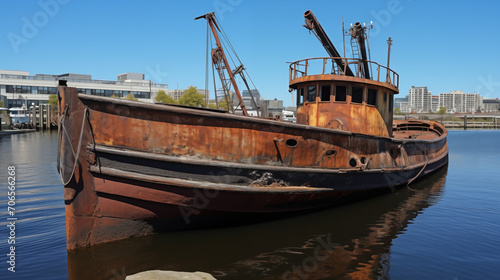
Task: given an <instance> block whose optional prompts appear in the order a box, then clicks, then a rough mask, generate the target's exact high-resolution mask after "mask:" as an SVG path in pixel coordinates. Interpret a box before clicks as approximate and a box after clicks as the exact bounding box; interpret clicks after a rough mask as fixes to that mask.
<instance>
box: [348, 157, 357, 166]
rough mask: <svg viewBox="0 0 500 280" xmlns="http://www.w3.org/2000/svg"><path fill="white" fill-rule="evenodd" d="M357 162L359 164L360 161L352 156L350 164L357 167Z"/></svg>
mask: <svg viewBox="0 0 500 280" xmlns="http://www.w3.org/2000/svg"><path fill="white" fill-rule="evenodd" d="M357 164H358V163H357V162H356V159H354V158H351V160H350V161H349V165H350V166H351V167H356V165H357Z"/></svg>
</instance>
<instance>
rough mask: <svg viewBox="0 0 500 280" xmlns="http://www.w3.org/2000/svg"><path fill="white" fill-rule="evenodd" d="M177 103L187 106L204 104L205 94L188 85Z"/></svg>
mask: <svg viewBox="0 0 500 280" xmlns="http://www.w3.org/2000/svg"><path fill="white" fill-rule="evenodd" d="M179 104H181V105H187V106H195V107H198V106H205V95H203V94H199V93H198V90H197V89H196V87H193V86H190V87H189V88H188V89H187V90H186V92H184V94H183V95H182V97H181V98H180V99H179Z"/></svg>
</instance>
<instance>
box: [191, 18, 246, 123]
mask: <svg viewBox="0 0 500 280" xmlns="http://www.w3.org/2000/svg"><path fill="white" fill-rule="evenodd" d="M201 18H204V19H206V20H207V22H208V24H209V25H210V29H211V30H212V34H213V35H214V38H215V43H216V45H217V49H215V50H212V60H213V61H214V63H215V62H217V61H220V60H222V62H223V63H224V66H225V68H226V71H227V74H228V76H229V79H230V80H231V84H232V85H233V88H234V92H235V93H236V96H237V97H238V100H239V102H240V107H241V110H242V111H243V115H245V116H248V112H247V109H246V108H245V103H244V102H243V98H242V97H241V94H240V90H239V88H238V85H237V84H236V80H235V78H234V75H233V72H232V71H231V67H230V65H229V62H228V61H227V58H226V55H225V54H224V49H223V48H222V45H221V42H220V39H219V35H218V33H217V30H219V32H220V29H219V26H218V25H217V23H216V21H215V14H214V13H213V12H212V13H208V14H205V15H203V16H199V17H197V18H195V20H197V19H201ZM215 28H217V30H216V29H215ZM216 68H218V69H217V70H218V71H219V76H221V75H220V74H221V73H220V70H221V67H216ZM237 70H238V69H237ZM221 79H223V78H222V76H221ZM223 84H224V82H223ZM250 94H251V92H250ZM216 98H217V95H216Z"/></svg>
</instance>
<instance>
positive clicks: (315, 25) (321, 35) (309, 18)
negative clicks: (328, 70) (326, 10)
mask: <svg viewBox="0 0 500 280" xmlns="http://www.w3.org/2000/svg"><path fill="white" fill-rule="evenodd" d="M304 18H305V22H306V24H305V25H304V27H305V28H307V29H309V30H310V31H312V32H313V33H314V34H315V35H316V37H318V39H319V41H320V42H321V44H322V45H323V47H324V48H325V50H326V52H327V53H328V55H330V57H334V61H335V63H337V65H338V66H339V68H340V69H341V71H344V69H345V74H346V75H347V76H354V73H353V72H352V71H351V68H349V66H348V65H345V61H344V60H343V59H342V58H341V57H342V56H341V55H340V54H339V52H338V51H337V49H336V48H335V46H334V45H333V43H332V41H330V38H328V36H327V35H326V32H325V31H324V30H323V27H321V24H319V21H318V20H317V19H316V17H315V16H314V14H313V13H312V12H311V10H308V11H306V12H305V13H304Z"/></svg>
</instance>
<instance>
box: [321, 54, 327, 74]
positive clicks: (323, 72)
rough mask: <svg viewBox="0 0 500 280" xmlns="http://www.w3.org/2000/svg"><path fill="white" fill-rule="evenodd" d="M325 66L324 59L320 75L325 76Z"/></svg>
mask: <svg viewBox="0 0 500 280" xmlns="http://www.w3.org/2000/svg"><path fill="white" fill-rule="evenodd" d="M325 64H326V58H323V71H322V72H321V75H324V74H325Z"/></svg>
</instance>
